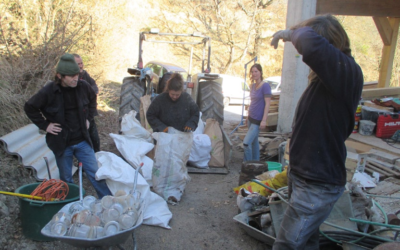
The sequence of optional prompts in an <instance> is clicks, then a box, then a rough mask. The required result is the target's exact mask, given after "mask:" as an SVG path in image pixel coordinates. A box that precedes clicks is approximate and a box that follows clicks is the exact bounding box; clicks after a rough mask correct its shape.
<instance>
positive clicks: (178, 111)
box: [146, 92, 200, 132]
mask: <svg viewBox="0 0 400 250" xmlns="http://www.w3.org/2000/svg"><path fill="white" fill-rule="evenodd" d="M199 116H200V113H199V107H198V106H197V104H196V103H195V102H194V101H193V99H192V97H191V96H190V95H189V94H188V93H186V92H182V94H181V96H180V97H179V99H178V100H177V101H175V102H174V101H172V99H171V98H170V97H169V94H168V93H166V92H164V93H162V94H160V95H158V96H157V97H156V98H155V99H154V100H153V101H152V102H151V104H150V106H149V109H148V110H147V113H146V117H147V121H148V122H149V124H150V126H151V128H152V129H153V131H154V132H162V131H164V129H165V128H166V127H173V128H175V129H177V130H179V131H184V129H185V127H186V126H188V127H190V128H192V129H193V130H195V129H196V128H197V125H198V123H199Z"/></svg>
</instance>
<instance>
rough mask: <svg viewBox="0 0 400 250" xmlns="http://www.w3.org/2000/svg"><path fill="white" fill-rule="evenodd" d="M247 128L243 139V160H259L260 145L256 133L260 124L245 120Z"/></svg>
mask: <svg viewBox="0 0 400 250" xmlns="http://www.w3.org/2000/svg"><path fill="white" fill-rule="evenodd" d="M247 122H248V123H249V124H248V128H249V130H248V131H247V134H246V137H244V140H243V147H244V159H243V161H259V160H260V145H259V144H258V133H259V131H260V125H257V124H254V123H251V122H250V121H249V120H248V121H247Z"/></svg>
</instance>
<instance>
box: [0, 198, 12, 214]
mask: <svg viewBox="0 0 400 250" xmlns="http://www.w3.org/2000/svg"><path fill="white" fill-rule="evenodd" d="M0 214H1V215H3V216H9V215H10V210H9V209H8V207H7V206H6V204H4V202H2V201H0Z"/></svg>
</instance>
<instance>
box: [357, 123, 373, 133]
mask: <svg viewBox="0 0 400 250" xmlns="http://www.w3.org/2000/svg"><path fill="white" fill-rule="evenodd" d="M374 128H375V122H373V121H369V120H360V128H359V131H358V132H359V133H360V134H361V135H372V133H373V132H374Z"/></svg>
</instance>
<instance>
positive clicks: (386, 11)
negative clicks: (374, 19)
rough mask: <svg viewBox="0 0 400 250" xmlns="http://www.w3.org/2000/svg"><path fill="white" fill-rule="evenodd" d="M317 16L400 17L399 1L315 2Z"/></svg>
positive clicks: (352, 0) (335, 0)
mask: <svg viewBox="0 0 400 250" xmlns="http://www.w3.org/2000/svg"><path fill="white" fill-rule="evenodd" d="M316 12H317V14H328V13H330V14H333V15H346V16H381V17H400V1H399V0H317V8H316Z"/></svg>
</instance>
